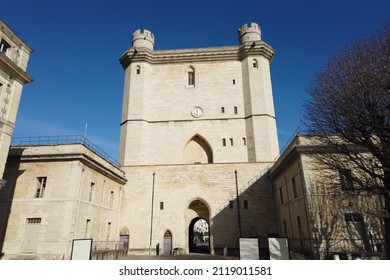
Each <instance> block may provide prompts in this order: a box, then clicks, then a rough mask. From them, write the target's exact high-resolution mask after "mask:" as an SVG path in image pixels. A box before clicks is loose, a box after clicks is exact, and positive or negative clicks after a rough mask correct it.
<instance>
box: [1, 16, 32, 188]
mask: <svg viewBox="0 0 390 280" xmlns="http://www.w3.org/2000/svg"><path fill="white" fill-rule="evenodd" d="M31 52H32V49H31V48H30V47H29V46H28V45H27V44H26V43H25V42H23V40H22V39H21V38H20V37H19V36H18V35H17V34H16V33H15V32H14V31H13V30H12V29H11V28H10V27H9V26H7V25H6V24H5V23H4V22H3V21H2V20H1V19H0V189H1V188H2V187H3V186H4V184H5V181H4V180H3V173H4V167H5V162H6V160H7V155H8V149H9V146H10V143H11V137H12V133H13V131H14V128H15V120H16V115H17V112H18V107H19V100H20V97H21V94H22V89H23V86H24V85H25V84H26V83H30V82H31V81H32V78H31V77H30V75H28V74H27V73H26V69H27V63H28V60H29V58H30V54H31Z"/></svg>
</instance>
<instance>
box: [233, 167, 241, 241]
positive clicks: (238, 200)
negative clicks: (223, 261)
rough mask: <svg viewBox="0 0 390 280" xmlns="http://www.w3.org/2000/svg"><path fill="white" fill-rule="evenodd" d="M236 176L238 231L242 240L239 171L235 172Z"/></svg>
mask: <svg viewBox="0 0 390 280" xmlns="http://www.w3.org/2000/svg"><path fill="white" fill-rule="evenodd" d="M234 175H235V177H236V199H237V214H238V230H239V238H241V236H242V235H241V215H240V197H239V195H238V180H237V170H234Z"/></svg>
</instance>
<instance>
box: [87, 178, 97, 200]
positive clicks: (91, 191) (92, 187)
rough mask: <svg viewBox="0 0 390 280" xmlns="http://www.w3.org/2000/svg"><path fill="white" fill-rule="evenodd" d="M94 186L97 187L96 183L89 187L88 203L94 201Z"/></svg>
mask: <svg viewBox="0 0 390 280" xmlns="http://www.w3.org/2000/svg"><path fill="white" fill-rule="evenodd" d="M94 186H95V183H94V182H91V185H90V187H89V198H88V201H92V198H93V189H94Z"/></svg>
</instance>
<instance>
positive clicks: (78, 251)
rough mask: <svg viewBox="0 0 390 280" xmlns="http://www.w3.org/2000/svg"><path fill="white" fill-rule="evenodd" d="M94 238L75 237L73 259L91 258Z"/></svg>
mask: <svg viewBox="0 0 390 280" xmlns="http://www.w3.org/2000/svg"><path fill="white" fill-rule="evenodd" d="M91 256H92V239H73V243H72V254H71V257H70V259H71V260H90V259H91Z"/></svg>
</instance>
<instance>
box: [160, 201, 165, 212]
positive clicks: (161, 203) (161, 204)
mask: <svg viewBox="0 0 390 280" xmlns="http://www.w3.org/2000/svg"><path fill="white" fill-rule="evenodd" d="M160 210H164V202H160Z"/></svg>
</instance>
